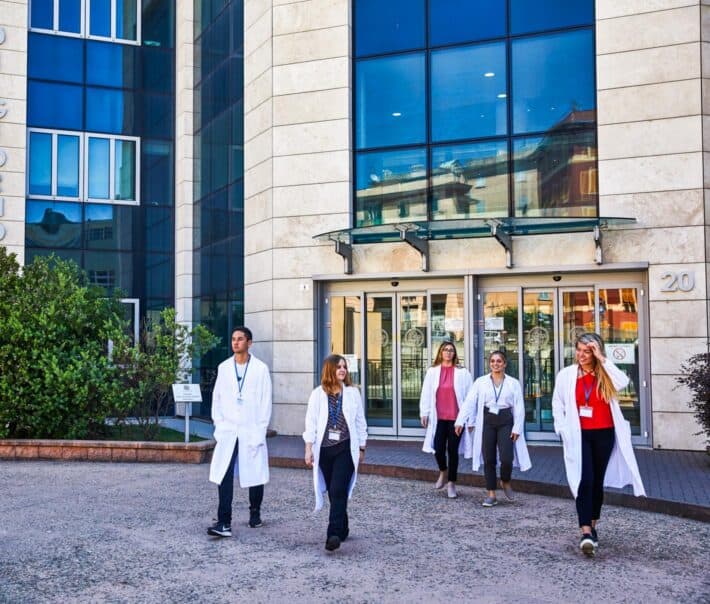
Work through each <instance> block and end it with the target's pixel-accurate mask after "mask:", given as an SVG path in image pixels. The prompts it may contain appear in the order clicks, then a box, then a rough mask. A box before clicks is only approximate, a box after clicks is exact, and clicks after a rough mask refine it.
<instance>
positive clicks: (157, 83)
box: [141, 48, 174, 93]
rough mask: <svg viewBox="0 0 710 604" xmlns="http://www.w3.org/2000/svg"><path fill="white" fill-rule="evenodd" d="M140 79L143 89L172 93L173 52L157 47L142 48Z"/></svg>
mask: <svg viewBox="0 0 710 604" xmlns="http://www.w3.org/2000/svg"><path fill="white" fill-rule="evenodd" d="M141 57H142V61H143V62H142V65H141V74H142V77H141V81H142V86H141V87H142V88H143V89H144V90H150V91H151V92H165V93H172V91H173V71H174V70H173V53H172V52H166V51H164V50H159V49H157V48H143V49H142V53H141Z"/></svg>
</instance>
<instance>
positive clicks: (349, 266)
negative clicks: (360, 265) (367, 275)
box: [333, 239, 353, 275]
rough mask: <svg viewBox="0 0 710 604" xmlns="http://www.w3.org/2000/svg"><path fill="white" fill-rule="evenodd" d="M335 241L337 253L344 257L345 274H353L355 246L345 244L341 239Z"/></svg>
mask: <svg viewBox="0 0 710 604" xmlns="http://www.w3.org/2000/svg"><path fill="white" fill-rule="evenodd" d="M333 241H335V253H336V254H338V255H339V256H342V257H343V260H344V261H345V269H344V270H345V274H346V275H352V274H353V246H352V245H350V244H349V243H345V242H343V241H341V240H340V239H334V240H333Z"/></svg>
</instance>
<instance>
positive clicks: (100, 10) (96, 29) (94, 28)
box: [89, 0, 111, 37]
mask: <svg viewBox="0 0 710 604" xmlns="http://www.w3.org/2000/svg"><path fill="white" fill-rule="evenodd" d="M89 1H90V2H91V8H90V11H91V22H90V30H89V31H90V33H91V35H92V36H105V37H109V36H110V35H111V0H89Z"/></svg>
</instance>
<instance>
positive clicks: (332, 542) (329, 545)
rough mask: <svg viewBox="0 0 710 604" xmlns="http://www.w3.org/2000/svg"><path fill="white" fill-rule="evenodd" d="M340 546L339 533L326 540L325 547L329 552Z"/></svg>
mask: <svg viewBox="0 0 710 604" xmlns="http://www.w3.org/2000/svg"><path fill="white" fill-rule="evenodd" d="M339 547H340V537H338V536H337V535H331V536H330V537H328V539H327V540H326V542H325V549H327V550H328V551H329V552H332V551H333V550H336V549H338V548H339Z"/></svg>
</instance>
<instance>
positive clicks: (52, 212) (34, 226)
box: [25, 200, 81, 248]
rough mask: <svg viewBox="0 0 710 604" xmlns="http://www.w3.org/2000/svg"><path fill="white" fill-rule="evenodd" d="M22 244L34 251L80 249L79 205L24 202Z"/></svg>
mask: <svg viewBox="0 0 710 604" xmlns="http://www.w3.org/2000/svg"><path fill="white" fill-rule="evenodd" d="M25 240H26V245H28V246H33V247H44V248H78V247H81V204H80V203H71V202H67V203H55V202H51V201H32V200H27V202H26V204H25Z"/></svg>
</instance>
